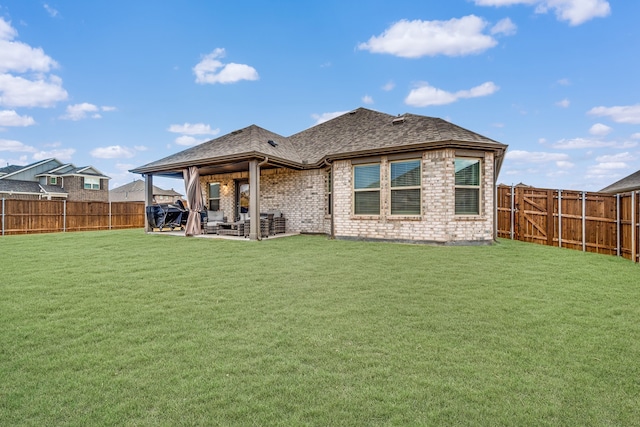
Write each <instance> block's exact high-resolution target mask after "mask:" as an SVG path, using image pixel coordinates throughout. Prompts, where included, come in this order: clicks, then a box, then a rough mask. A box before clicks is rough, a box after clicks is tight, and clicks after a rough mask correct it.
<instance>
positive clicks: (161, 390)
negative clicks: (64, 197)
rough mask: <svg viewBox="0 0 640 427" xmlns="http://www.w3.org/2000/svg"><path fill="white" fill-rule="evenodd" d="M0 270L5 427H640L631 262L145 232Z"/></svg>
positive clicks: (505, 250)
mask: <svg viewBox="0 0 640 427" xmlns="http://www.w3.org/2000/svg"><path fill="white" fill-rule="evenodd" d="M0 260H1V262H2V275H1V279H0V425H12V426H13V425H34V426H36V425H37V426H41V425H83V426H84V425H167V426H173V425H222V426H229V425H260V426H263V425H321V426H329V425H357V426H364V425H366V426H374V425H403V426H404V425H464V426H470V425H474V426H477V425H486V426H500V425H505V426H515V425H518V426H524V425H536V426H573V425H576V426H588V425H593V426H596V425H597V426H604V425H612V426H622V425H627V426H628V425H640V405H638V401H639V399H640V364H639V363H638V361H639V360H640V304H638V301H640V281H639V280H638V279H639V274H640V270H639V267H638V265H635V264H633V263H631V262H629V261H627V260H622V259H618V258H615V257H609V256H602V255H594V254H585V253H581V252H576V251H570V250H565V249H558V248H550V247H544V246H537V245H532V244H526V243H521V242H512V241H508V240H501V241H500V242H499V243H498V244H496V245H493V246H490V247H429V246H417V245H399V244H385V243H362V242H344V241H330V240H327V239H326V238H324V237H314V236H299V237H290V238H284V239H270V240H264V241H262V242H260V243H256V242H247V241H228V240H226V241H219V240H210V239H193V238H192V239H188V238H178V237H173V236H167V235H164V236H158V235H145V234H144V233H143V232H142V231H139V230H127V231H108V232H89V233H66V234H46V235H27V236H4V237H2V238H0Z"/></svg>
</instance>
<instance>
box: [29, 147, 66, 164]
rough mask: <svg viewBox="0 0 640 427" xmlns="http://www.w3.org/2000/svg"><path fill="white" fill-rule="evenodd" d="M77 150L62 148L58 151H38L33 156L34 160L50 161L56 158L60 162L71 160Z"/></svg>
mask: <svg viewBox="0 0 640 427" xmlns="http://www.w3.org/2000/svg"><path fill="white" fill-rule="evenodd" d="M75 152H76V150H75V149H73V148H61V149H57V150H49V151H38V152H37V153H35V154H34V155H33V159H34V160H44V159H50V158H51V157H55V158H56V159H58V160H67V161H68V160H71V156H73V153H75Z"/></svg>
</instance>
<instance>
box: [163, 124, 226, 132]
mask: <svg viewBox="0 0 640 427" xmlns="http://www.w3.org/2000/svg"><path fill="white" fill-rule="evenodd" d="M167 130H168V131H169V132H173V133H181V134H184V135H217V134H218V133H220V129H211V126H210V125H205V124H204V123H185V124H183V125H171V126H169V129H167Z"/></svg>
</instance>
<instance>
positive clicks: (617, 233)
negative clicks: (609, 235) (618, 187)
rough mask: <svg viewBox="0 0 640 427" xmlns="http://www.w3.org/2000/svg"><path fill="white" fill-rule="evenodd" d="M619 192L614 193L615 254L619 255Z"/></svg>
mask: <svg viewBox="0 0 640 427" xmlns="http://www.w3.org/2000/svg"><path fill="white" fill-rule="evenodd" d="M620 243H621V239H620V194H619V193H618V194H616V255H617V256H620Z"/></svg>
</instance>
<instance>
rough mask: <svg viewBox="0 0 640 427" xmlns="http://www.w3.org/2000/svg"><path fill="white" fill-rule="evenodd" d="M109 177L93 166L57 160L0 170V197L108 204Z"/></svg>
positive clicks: (8, 166)
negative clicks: (79, 165) (75, 164)
mask: <svg viewBox="0 0 640 427" xmlns="http://www.w3.org/2000/svg"><path fill="white" fill-rule="evenodd" d="M109 179H110V178H109V177H108V176H106V175H104V174H103V173H102V172H100V171H99V170H97V169H96V168H94V167H92V166H84V167H80V168H79V167H76V166H74V165H73V164H71V163H62V162H61V161H59V160H57V159H53V158H52V159H45V160H40V161H38V162H35V163H31V164H30V165H26V166H17V165H7V166H5V167H2V168H0V197H1V198H9V199H46V200H69V201H95V202H108V201H109Z"/></svg>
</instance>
